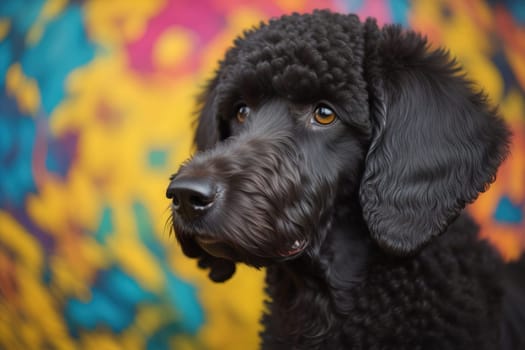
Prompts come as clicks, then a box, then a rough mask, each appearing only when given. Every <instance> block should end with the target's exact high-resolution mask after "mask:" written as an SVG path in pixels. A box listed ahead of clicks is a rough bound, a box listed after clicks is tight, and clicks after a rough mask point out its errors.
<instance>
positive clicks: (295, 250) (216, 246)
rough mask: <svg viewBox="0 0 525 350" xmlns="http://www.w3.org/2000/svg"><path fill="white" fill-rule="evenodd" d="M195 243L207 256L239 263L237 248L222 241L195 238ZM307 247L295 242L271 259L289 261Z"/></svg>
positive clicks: (300, 241)
mask: <svg viewBox="0 0 525 350" xmlns="http://www.w3.org/2000/svg"><path fill="white" fill-rule="evenodd" d="M196 241H197V243H198V244H199V246H200V247H201V248H202V249H204V250H205V251H206V252H207V253H208V254H210V255H212V256H215V257H217V258H223V259H227V260H232V261H241V260H242V258H241V256H242V254H240V253H239V248H237V247H235V246H232V245H230V244H228V243H226V242H224V241H222V240H219V239H216V238H212V237H197V238H196ZM307 246H308V242H307V241H306V240H295V241H294V242H293V243H291V244H289V245H288V246H287V247H286V248H284V249H282V250H279V251H278V252H277V254H276V255H277V256H274V257H273V258H278V259H285V260H288V259H291V258H295V257H297V256H298V255H300V254H301V253H302V252H303V251H304V250H305V249H306V247H307ZM261 257H262V258H264V257H266V258H272V257H271V256H261Z"/></svg>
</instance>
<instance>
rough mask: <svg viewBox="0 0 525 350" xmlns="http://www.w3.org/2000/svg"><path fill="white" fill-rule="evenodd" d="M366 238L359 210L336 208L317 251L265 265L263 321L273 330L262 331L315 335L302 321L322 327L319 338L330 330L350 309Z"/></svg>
mask: <svg viewBox="0 0 525 350" xmlns="http://www.w3.org/2000/svg"><path fill="white" fill-rule="evenodd" d="M368 237H369V236H368V233H367V228H366V225H365V224H364V222H363V220H362V218H361V213H360V212H359V210H357V211H355V208H354V212H352V209H349V210H348V211H340V212H339V213H338V214H337V216H336V217H334V218H333V220H332V223H331V225H329V228H328V230H327V232H326V233H325V239H324V241H323V244H322V245H321V246H320V248H319V250H318V251H313V252H308V253H306V254H304V255H303V256H301V257H299V258H297V259H295V260H291V261H287V262H283V263H280V264H276V265H273V266H271V267H269V268H268V270H267V282H268V283H267V285H268V294H269V297H270V298H271V302H270V303H269V304H268V309H269V314H268V315H265V317H266V318H267V320H266V322H265V324H266V325H271V326H270V327H271V328H273V329H271V330H269V331H270V332H266V333H267V334H274V335H275V334H280V335H281V336H282V338H289V339H293V338H294V337H296V338H297V339H296V340H295V341H294V342H295V344H299V343H301V340H300V338H302V337H310V338H311V337H313V336H315V335H313V334H308V332H307V329H306V330H305V325H306V324H311V325H312V328H311V329H312V330H314V329H315V330H316V331H317V332H318V331H319V330H320V329H323V330H325V331H326V333H327V334H324V339H326V336H327V335H330V334H333V335H335V334H336V333H337V332H338V331H337V330H336V329H333V328H334V327H335V325H336V324H339V322H337V317H338V316H341V317H344V315H348V314H349V313H350V311H351V308H352V306H353V301H352V297H351V295H352V293H351V290H352V289H353V287H354V286H355V285H356V284H359V283H360V282H362V280H363V279H364V277H365V266H367V261H368V259H369V258H370V254H372V251H373V250H374V248H373V245H372V243H371V242H370V239H369V238H368ZM343 247H344V248H343ZM314 327H315V328H314ZM317 336H319V335H317ZM319 338H322V337H319Z"/></svg>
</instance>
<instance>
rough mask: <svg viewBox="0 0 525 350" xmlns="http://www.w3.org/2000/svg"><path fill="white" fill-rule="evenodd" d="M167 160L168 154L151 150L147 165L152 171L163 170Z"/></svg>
mask: <svg viewBox="0 0 525 350" xmlns="http://www.w3.org/2000/svg"><path fill="white" fill-rule="evenodd" d="M167 160H168V152H166V151H165V150H161V149H155V150H151V151H150V152H149V155H148V165H149V167H150V168H152V169H164V168H165V167H166V163H167Z"/></svg>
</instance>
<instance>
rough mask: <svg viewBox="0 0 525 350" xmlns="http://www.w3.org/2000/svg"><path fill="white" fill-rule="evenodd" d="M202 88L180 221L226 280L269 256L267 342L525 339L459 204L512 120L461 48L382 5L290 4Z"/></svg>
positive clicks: (467, 343) (421, 343) (510, 342)
mask: <svg viewBox="0 0 525 350" xmlns="http://www.w3.org/2000/svg"><path fill="white" fill-rule="evenodd" d="M200 103H201V109H200V114H199V119H198V124H197V131H196V137H195V142H196V144H197V149H198V151H199V152H198V153H197V154H196V155H195V156H194V157H193V158H192V159H191V160H189V161H188V162H186V163H185V164H184V165H183V166H182V167H181V168H180V170H179V171H178V172H177V173H176V174H175V175H173V177H172V179H171V182H170V185H169V187H168V191H167V195H168V197H169V198H172V199H173V201H174V205H173V208H174V210H173V224H174V228H175V232H176V236H177V239H178V241H179V242H180V244H181V246H182V249H183V251H184V253H185V254H186V255H188V256H190V257H194V258H198V259H199V264H200V266H201V267H203V268H209V269H210V278H211V279H212V280H214V281H218V282H222V281H225V280H227V279H228V278H230V277H231V276H232V274H233V273H234V271H235V263H237V262H242V263H246V264H248V265H251V266H255V267H266V268H267V286H268V287H267V292H268V296H269V300H268V302H267V312H266V313H265V315H264V317H263V320H262V322H263V325H264V332H263V333H262V348H263V349H287V350H288V349H411V350H413V349H426V350H427V349H440V350H443V349H497V348H499V347H500V344H505V346H506V348H507V349H511V348H512V347H513V346H515V344H517V343H518V342H519V341H520V340H519V335H518V336H517V337H518V338H516V339H513V338H512V337H513V336H516V333H518V334H519V332H516V331H515V330H516V328H514V331H512V329H511V328H512V327H515V325H516V322H511V321H509V322H506V321H505V320H506V319H505V317H504V316H502V295H503V293H505V291H504V288H503V287H502V284H501V282H500V279H499V277H500V274H501V271H502V270H503V269H504V268H503V263H502V262H501V260H500V258H499V256H498V255H497V254H496V253H495V251H493V249H492V248H491V247H490V246H489V245H488V244H487V243H485V242H483V241H479V240H478V239H477V237H476V234H477V231H478V230H477V227H476V226H475V224H474V223H473V222H472V221H471V219H470V218H469V217H468V216H467V215H466V214H465V213H463V212H462V210H463V208H464V207H465V205H466V204H467V203H469V202H472V201H473V200H474V199H475V198H476V197H477V195H478V193H479V192H482V191H484V190H485V189H486V188H487V186H488V185H489V184H490V182H492V181H493V179H494V177H495V174H496V170H497V168H498V166H499V164H500V163H501V162H502V160H503V159H504V157H505V155H506V153H507V149H508V138H509V132H508V131H507V128H506V127H505V125H504V123H503V121H502V119H501V118H500V117H499V116H498V114H497V111H496V110H495V109H492V108H490V107H488V104H487V101H486V97H485V95H483V94H482V93H481V92H476V91H475V89H474V87H473V84H472V83H470V82H469V81H468V80H467V79H466V78H465V77H464V76H463V74H462V72H461V70H460V68H459V67H458V65H457V64H456V63H455V61H454V60H453V59H451V58H450V57H449V55H448V54H447V52H445V51H444V50H442V49H431V48H430V47H429V45H428V44H427V42H426V40H425V39H424V38H423V37H421V36H420V35H418V34H416V33H413V32H411V31H404V30H402V29H401V28H400V27H398V26H390V25H389V26H385V27H384V28H382V29H380V28H378V27H377V25H376V23H375V21H374V20H371V19H369V20H367V21H366V22H364V23H363V22H360V21H359V19H358V17H357V16H354V15H342V14H334V13H330V12H328V11H316V12H314V13H313V14H308V15H299V14H293V15H290V16H284V17H282V18H279V19H276V20H272V21H270V22H269V23H263V24H261V25H260V26H259V27H258V28H254V29H252V30H249V31H246V32H245V33H244V35H243V36H242V37H240V38H238V39H237V40H236V41H235V43H234V46H233V47H232V48H231V49H230V50H229V51H228V52H227V54H226V57H225V59H224V60H223V61H222V62H221V64H220V67H219V69H218V71H217V72H216V75H215V77H214V78H213V79H212V80H211V81H210V82H209V84H208V86H207V88H206V90H205V92H204V93H203V95H202V96H201V99H200ZM319 108H328V109H329V110H331V111H333V112H335V114H336V116H337V118H336V119H335V120H334V121H333V122H332V123H330V124H329V125H322V124H320V123H319V122H318V121H316V120H315V119H313V115H314V113H315V111H319ZM239 113H240V117H239V118H236V115H239ZM516 290H517V289H516ZM518 299H519V298H518ZM506 300H507V299H506ZM517 315H518V316H517V317H518V318H519V316H523V314H519V313H518V314H517ZM505 323H509V324H511V325H512V327H510V326H508V325H505ZM499 324H501V325H502V326H501V327H502V328H501V329H503V331H500V327H499V326H498V325H499ZM509 329H510V330H509ZM518 329H519V327H518ZM509 332H510V333H509ZM500 333H503V334H504V335H505V339H504V340H501V336H500ZM509 334H510V335H509Z"/></svg>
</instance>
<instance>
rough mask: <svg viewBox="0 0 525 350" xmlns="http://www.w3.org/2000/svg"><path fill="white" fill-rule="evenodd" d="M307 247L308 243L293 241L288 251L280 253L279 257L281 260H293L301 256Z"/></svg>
mask: <svg viewBox="0 0 525 350" xmlns="http://www.w3.org/2000/svg"><path fill="white" fill-rule="evenodd" d="M307 246H308V242H307V241H306V240H295V241H294V242H293V243H292V244H291V245H290V247H289V248H288V249H286V250H282V251H280V252H279V255H280V256H281V257H282V258H287V259H289V258H293V257H296V256H297V255H299V254H301V253H302V252H303V251H304V250H305V249H306V247H307Z"/></svg>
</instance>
